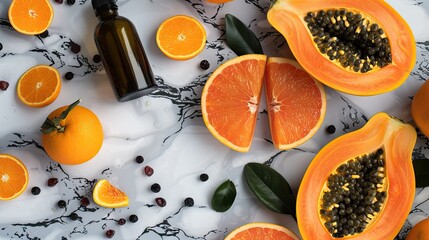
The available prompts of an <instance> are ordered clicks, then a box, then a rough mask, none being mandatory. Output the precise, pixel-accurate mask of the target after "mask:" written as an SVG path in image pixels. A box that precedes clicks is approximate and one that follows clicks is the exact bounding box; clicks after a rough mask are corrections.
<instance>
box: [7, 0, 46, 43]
mask: <svg viewBox="0 0 429 240" xmlns="http://www.w3.org/2000/svg"><path fill="white" fill-rule="evenodd" d="M8 14H9V21H10V24H11V25H12V27H13V28H14V29H15V30H16V31H18V32H20V33H23V34H27V35H37V34H40V33H43V32H44V31H46V29H48V27H49V26H50V25H51V22H52V19H53V17H54V11H53V9H52V6H51V4H50V2H49V1H48V0H13V1H12V3H11V4H10V7H9V13H8Z"/></svg>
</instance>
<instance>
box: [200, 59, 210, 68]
mask: <svg viewBox="0 0 429 240" xmlns="http://www.w3.org/2000/svg"><path fill="white" fill-rule="evenodd" d="M200 68H201V69H203V70H207V69H209V68H210V63H209V61H207V60H202V61H201V62H200Z"/></svg>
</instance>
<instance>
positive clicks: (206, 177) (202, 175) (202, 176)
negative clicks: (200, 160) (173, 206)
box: [200, 173, 209, 182]
mask: <svg viewBox="0 0 429 240" xmlns="http://www.w3.org/2000/svg"><path fill="white" fill-rule="evenodd" d="M200 180H201V181H202V182H205V181H207V180H209V175H207V174H206V173H203V174H201V175H200Z"/></svg>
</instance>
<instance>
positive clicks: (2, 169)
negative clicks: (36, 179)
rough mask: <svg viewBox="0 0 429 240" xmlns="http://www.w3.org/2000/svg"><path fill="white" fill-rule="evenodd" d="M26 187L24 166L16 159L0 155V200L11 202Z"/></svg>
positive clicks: (26, 174)
mask: <svg viewBox="0 0 429 240" xmlns="http://www.w3.org/2000/svg"><path fill="white" fill-rule="evenodd" d="M27 185H28V172H27V168H26V167H25V165H24V164H23V163H22V162H21V161H20V160H19V159H18V158H16V157H14V156H12V155H8V154H0V200H11V199H14V198H16V197H18V196H19V195H21V193H23V192H24V190H25V189H26V188H27Z"/></svg>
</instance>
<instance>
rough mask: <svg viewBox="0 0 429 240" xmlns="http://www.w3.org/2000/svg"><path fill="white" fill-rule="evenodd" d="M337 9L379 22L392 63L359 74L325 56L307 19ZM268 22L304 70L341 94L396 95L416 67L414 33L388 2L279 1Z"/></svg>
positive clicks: (273, 6)
mask: <svg viewBox="0 0 429 240" xmlns="http://www.w3.org/2000/svg"><path fill="white" fill-rule="evenodd" d="M334 8H335V9H336V8H345V9H347V10H350V11H354V12H360V13H362V14H364V15H366V16H368V17H369V18H370V19H372V20H374V21H375V22H377V23H378V25H380V27H381V28H382V29H383V30H384V32H385V34H386V36H387V37H388V39H389V42H390V47H391V54H392V63H390V64H389V65H387V66H385V67H383V68H374V69H373V70H371V71H369V72H367V73H356V72H352V71H349V70H346V69H344V68H343V67H341V66H339V65H338V64H336V63H334V62H332V61H331V60H329V59H328V58H326V57H325V56H324V55H322V54H321V53H320V52H319V50H318V49H317V46H316V45H315V43H314V42H313V37H312V36H311V34H310V32H309V30H308V29H307V26H306V22H305V21H304V16H305V15H306V14H307V13H308V12H310V11H312V12H314V11H318V10H322V9H334ZM267 18H268V21H269V22H270V24H271V25H272V26H273V27H274V28H275V29H277V30H278V31H279V32H280V33H281V34H282V35H283V36H284V37H285V38H286V40H287V43H288V45H289V47H290V49H291V51H292V53H293V55H294V56H295V58H296V59H297V61H298V62H299V63H300V65H301V66H302V67H303V68H304V69H305V70H306V71H307V72H309V73H310V74H311V75H312V76H313V77H315V78H316V79H318V80H319V81H320V82H322V83H324V84H325V85H327V86H329V87H331V88H333V89H336V90H338V91H341V92H345V93H348V94H352V95H359V96H370V95H377V94H381V93H386V92H389V91H392V90H394V89H396V88H398V87H399V86H401V85H402V83H404V82H405V81H406V79H407V78H408V76H409V74H410V73H411V71H412V69H413V68H414V65H415V61H416V45H415V44H414V43H415V40H414V36H413V33H412V31H411V29H410V27H409V26H408V24H407V23H406V22H405V20H404V19H403V18H402V17H401V16H400V15H399V14H398V13H397V12H396V11H395V10H394V9H393V8H392V7H391V6H390V5H388V3H386V2H385V1H379V0H366V1H356V0H343V1H338V0H276V1H275V2H274V3H273V4H272V6H271V8H270V10H269V11H268V14H267Z"/></svg>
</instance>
